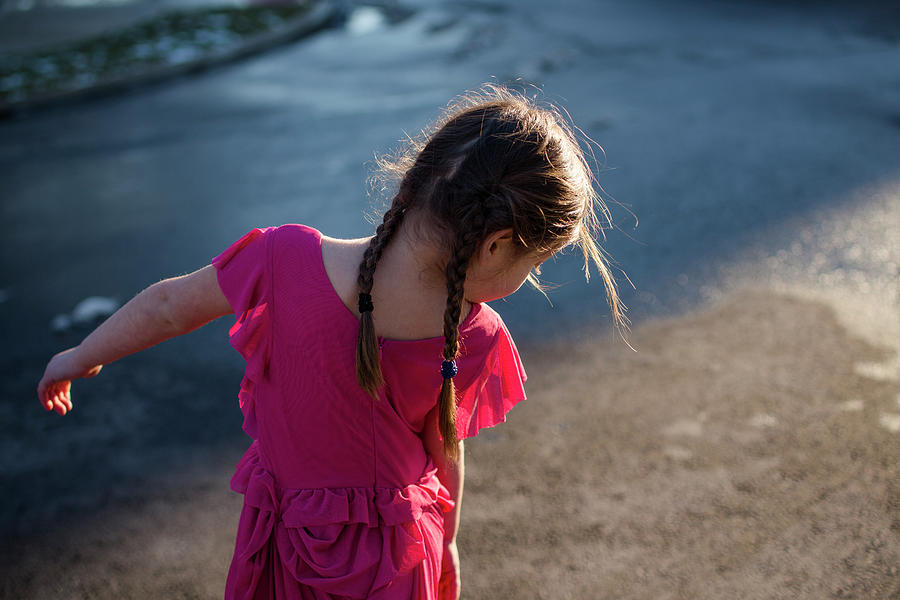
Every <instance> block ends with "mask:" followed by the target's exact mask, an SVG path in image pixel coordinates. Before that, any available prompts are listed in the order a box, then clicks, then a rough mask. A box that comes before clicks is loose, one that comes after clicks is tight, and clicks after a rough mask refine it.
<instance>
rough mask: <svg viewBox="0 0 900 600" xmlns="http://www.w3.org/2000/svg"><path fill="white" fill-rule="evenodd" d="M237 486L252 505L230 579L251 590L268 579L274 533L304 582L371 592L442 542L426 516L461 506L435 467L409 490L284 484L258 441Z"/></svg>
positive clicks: (348, 592)
mask: <svg viewBox="0 0 900 600" xmlns="http://www.w3.org/2000/svg"><path fill="white" fill-rule="evenodd" d="M231 488H232V489H233V490H234V491H236V492H239V493H242V494H244V509H243V512H242V515H241V523H240V526H239V529H238V536H237V544H236V550H235V557H234V562H233V563H232V573H231V574H229V579H230V580H231V579H232V578H233V580H234V581H235V582H236V583H235V585H236V586H237V587H243V588H245V589H246V588H248V587H252V586H254V585H255V584H254V583H253V582H257V581H259V580H260V577H261V576H262V573H263V572H264V570H265V568H266V564H265V563H266V561H267V560H271V557H270V553H269V551H268V545H269V541H270V540H271V539H272V538H273V537H274V540H275V544H276V546H277V550H278V555H279V560H280V561H281V565H282V566H283V567H284V569H285V570H286V571H287V572H289V573H290V574H291V576H293V578H294V579H296V580H297V582H298V583H301V584H303V585H307V586H310V587H314V588H317V589H320V590H322V591H324V592H327V593H330V594H336V595H343V596H350V597H356V598H366V597H368V596H370V595H371V594H373V593H374V592H376V591H377V590H379V589H382V588H383V587H385V586H387V585H389V584H390V582H391V581H392V580H393V579H394V578H395V577H396V576H397V575H399V574H402V573H405V572H408V571H410V570H412V569H413V568H414V567H415V566H416V565H418V564H419V563H420V562H422V561H423V560H424V559H425V558H426V546H434V545H435V543H437V544H439V543H440V540H428V539H426V538H428V537H435V536H442V535H443V532H442V531H434V528H433V527H432V528H429V527H425V526H423V524H422V523H421V521H422V517H423V514H424V513H426V512H428V511H431V512H437V513H438V514H439V513H442V512H446V511H448V510H451V509H452V508H453V500H452V499H451V498H450V494H449V492H448V491H447V489H446V488H445V487H444V486H443V485H442V484H441V483H440V481H439V480H438V478H437V470H436V469H434V468H431V469H429V470H428V471H427V472H426V473H425V474H424V475H423V476H422V478H421V479H420V480H419V481H417V482H416V483H413V484H410V485H408V486H406V487H403V488H390V487H348V488H311V489H282V488H280V487H278V486H277V485H276V484H275V480H274V478H273V476H272V474H271V473H270V472H269V471H268V470H267V469H266V468H265V467H264V466H263V465H262V464H261V461H260V456H259V451H258V443H257V442H254V443H253V444H252V445H251V446H250V449H249V450H248V451H247V453H246V454H245V455H244V457H243V458H242V459H241V461H240V462H239V463H238V466H237V470H236V472H235V474H234V476H233V477H232V479H231ZM441 521H442V518H441Z"/></svg>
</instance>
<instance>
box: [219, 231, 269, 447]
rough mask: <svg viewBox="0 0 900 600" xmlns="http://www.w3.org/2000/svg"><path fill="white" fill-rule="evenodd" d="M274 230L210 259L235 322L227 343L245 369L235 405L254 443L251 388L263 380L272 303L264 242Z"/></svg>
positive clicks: (257, 233) (252, 236)
mask: <svg viewBox="0 0 900 600" xmlns="http://www.w3.org/2000/svg"><path fill="white" fill-rule="evenodd" d="M272 231H273V228H267V229H251V230H250V231H249V232H247V233H246V234H245V235H244V236H243V237H241V238H240V239H239V240H237V241H236V242H234V243H233V244H232V245H231V246H229V247H228V248H226V249H225V251H224V252H222V253H221V254H219V255H218V256H216V257H215V258H213V259H212V261H211V264H212V265H213V266H214V267H215V268H216V276H217V279H218V282H219V287H220V288H221V289H222V293H223V294H224V295H225V298H226V299H227V300H228V303H229V304H230V305H231V307H232V308H233V309H234V314H235V317H236V321H235V323H234V325H232V326H231V329H230V330H229V331H228V336H229V343H230V344H231V346H232V347H233V348H234V349H235V350H237V351H238V352H239V353H240V354H241V356H243V357H244V360H246V361H247V367H246V369H245V370H244V378H243V380H242V381H241V387H240V391H239V392H238V401H239V402H240V406H241V412H242V413H243V415H244V426H243V429H244V431H246V432H247V434H248V435H249V436H250V437H252V438H253V439H256V438H257V437H258V435H257V423H256V400H255V398H256V395H255V393H254V388H255V387H256V385H257V384H258V382H260V381H262V379H263V377H264V376H265V371H266V366H267V364H268V360H269V356H268V350H269V349H268V342H267V340H268V339H269V322H270V312H271V308H270V304H271V301H272V300H271V299H272V294H271V281H270V276H269V275H268V274H267V272H266V264H268V261H267V260H266V259H267V253H268V244H267V241H268V240H267V238H268V236H269V234H270V233H271V232H272Z"/></svg>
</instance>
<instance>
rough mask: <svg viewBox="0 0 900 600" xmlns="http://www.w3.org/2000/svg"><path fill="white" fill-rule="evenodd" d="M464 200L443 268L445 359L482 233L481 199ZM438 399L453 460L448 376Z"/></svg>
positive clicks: (452, 395)
mask: <svg viewBox="0 0 900 600" xmlns="http://www.w3.org/2000/svg"><path fill="white" fill-rule="evenodd" d="M453 200H456V199H455V198H451V202H452V201H453ZM460 200H461V199H460ZM468 204H469V206H467V207H461V206H460V207H459V208H464V209H465V210H462V211H459V210H458V212H457V217H458V221H457V222H458V223H460V224H465V225H464V226H461V227H460V228H459V229H458V231H457V235H456V239H455V240H454V243H453V245H452V253H451V255H450V260H449V262H448V263H447V269H446V275H447V308H446V309H445V310H444V360H447V361H452V360H455V359H456V355H457V353H458V352H459V318H460V313H461V312H462V301H463V292H464V286H465V283H466V270H467V269H468V267H469V261H470V260H471V259H472V256H473V255H474V254H475V251H476V250H477V248H478V243H479V242H480V241H481V239H482V237H483V235H484V233H485V232H484V226H485V213H484V206H483V204H482V202H481V199H480V198H479V199H476V200H474V201H470V202H469V203H468ZM438 402H439V404H438V406H439V408H438V410H439V413H440V420H439V424H440V430H441V437H443V439H444V452H445V453H446V455H447V456H448V457H449V458H450V459H452V460H454V461H455V460H457V459H458V458H459V439H458V437H457V433H456V388H455V386H454V385H453V379H452V378H450V377H445V378H444V380H443V383H442V384H441V393H440V399H439V401H438Z"/></svg>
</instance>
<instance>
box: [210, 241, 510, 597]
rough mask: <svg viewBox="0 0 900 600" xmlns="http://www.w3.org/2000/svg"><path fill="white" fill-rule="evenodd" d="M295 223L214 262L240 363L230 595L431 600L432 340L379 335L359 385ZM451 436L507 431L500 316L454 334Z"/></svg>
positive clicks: (482, 311) (346, 328) (338, 303)
mask: <svg viewBox="0 0 900 600" xmlns="http://www.w3.org/2000/svg"><path fill="white" fill-rule="evenodd" d="M321 245H322V234H321V233H320V232H319V231H317V230H316V229H314V228H312V227H307V226H305V225H295V224H290V225H282V226H281V227H269V228H267V229H253V230H251V231H250V232H249V233H247V234H246V235H244V236H243V237H242V238H241V239H239V240H238V241H236V242H235V243H234V244H232V245H231V246H230V247H229V248H228V249H226V250H225V251H224V252H222V253H221V254H220V255H218V256H216V257H215V258H214V259H212V264H213V265H214V266H215V267H216V269H217V275H218V281H219V286H220V287H221V289H222V292H223V293H224V294H225V296H226V298H227V299H228V301H229V303H230V304H231V306H232V308H234V312H235V316H236V318H237V320H236V322H235V324H234V326H233V327H232V328H231V330H230V331H229V336H230V341H231V345H232V346H233V347H234V348H235V349H236V350H237V351H238V352H240V353H241V355H242V356H243V357H244V359H246V361H247V365H246V369H245V372H244V379H243V381H242V382H241V388H240V393H239V394H238V398H239V400H240V406H241V411H242V412H243V415H244V425H243V429H244V431H245V432H246V433H247V434H248V435H250V437H252V438H253V442H252V444H251V445H250V447H249V449H248V450H247V452H246V454H244V456H243V458H242V459H241V460H240V462H239V463H238V465H237V468H236V472H235V474H234V476H233V477H232V479H231V488H232V489H233V490H234V491H236V492H239V493H241V494H243V495H244V506H243V509H242V511H241V516H240V522H239V524H238V531H237V539H236V543H235V549H234V558H233V559H232V563H231V567H230V569H229V572H228V580H227V583H226V591H225V597H226V598H317V599H322V598H381V599H392V600H393V599H398V600H399V599H412V598H417V599H433V598H436V597H437V588H438V579H439V575H440V571H441V564H440V563H441V556H442V549H443V546H442V541H443V527H444V525H443V514H442V513H443V512H444V511H446V510H450V509H451V508H452V506H453V503H452V500H451V499H450V496H449V494H448V492H447V490H446V488H444V486H443V485H442V484H441V482H440V481H439V480H438V478H437V476H436V470H435V468H434V465H433V463H432V461H431V459H430V458H429V456H428V454H427V453H426V451H425V448H424V446H423V443H422V439H421V437H420V435H421V432H422V429H423V427H424V421H425V415H426V414H427V413H428V412H429V411H430V410H431V409H432V408H433V407H434V406H435V404H436V403H437V398H438V390H439V389H440V385H441V381H442V379H441V374H440V365H441V361H442V359H443V358H442V354H441V353H442V348H443V337H436V338H428V339H421V340H410V341H401V340H392V339H386V338H379V354H380V358H381V365H382V370H383V373H384V377H385V381H386V383H385V386H384V387H383V389H382V391H381V393H380V397H379V398H378V399H377V400H373V399H372V398H371V397H370V396H368V395H367V394H366V393H365V392H363V391H362V390H361V389H360V388H359V386H358V385H357V383H356V374H355V373H356V364H355V348H356V336H357V331H358V329H359V321H358V319H357V317H356V315H355V314H354V313H353V312H351V311H350V310H349V309H348V308H347V307H346V306H345V305H344V303H343V301H342V300H341V299H340V297H339V296H338V295H337V292H335V290H334V288H333V287H332V285H331V282H330V281H329V279H328V276H327V274H326V272H325V266H324V264H323V262H322V249H321ZM460 339H461V343H460V357H459V358H458V359H457V364H458V366H459V374H458V375H457V376H456V378H455V380H454V383H455V384H456V386H457V397H458V409H457V422H458V430H459V436H460V438H466V437H471V436H473V435H475V434H477V433H478V430H479V429H481V428H482V427H490V426H493V425H496V424H497V423H500V422H501V421H504V420H505V415H506V413H507V411H509V409H510V408H511V407H512V406H513V405H514V404H516V403H517V402H519V401H521V400H524V399H525V392H524V388H523V386H522V383H523V382H524V381H525V379H526V376H525V370H524V369H523V367H522V362H521V360H520V359H519V354H518V352H517V350H516V346H515V344H514V342H513V340H512V338H511V337H510V335H509V331H507V329H506V326H505V325H504V323H503V321H502V320H501V318H500V316H499V315H498V314H497V313H496V312H494V310H493V309H491V308H490V307H489V306H487V305H486V304H475V305H473V306H472V309H471V310H470V312H469V315H468V317H467V318H466V320H465V322H464V323H462V324H461V326H460Z"/></svg>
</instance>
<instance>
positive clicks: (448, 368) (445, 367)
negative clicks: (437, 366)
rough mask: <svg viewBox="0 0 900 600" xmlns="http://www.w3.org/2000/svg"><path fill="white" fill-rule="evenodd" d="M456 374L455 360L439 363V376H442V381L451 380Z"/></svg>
mask: <svg viewBox="0 0 900 600" xmlns="http://www.w3.org/2000/svg"><path fill="white" fill-rule="evenodd" d="M458 372H459V369H457V368H456V361H455V360H445V361H444V362H442V363H441V375H443V376H444V379H453V378H454V377H456V374H457V373H458Z"/></svg>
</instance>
